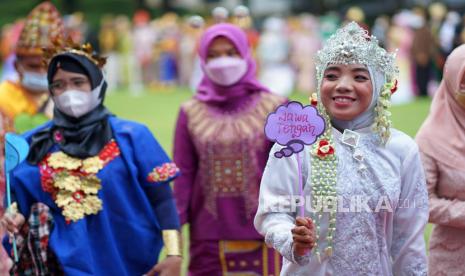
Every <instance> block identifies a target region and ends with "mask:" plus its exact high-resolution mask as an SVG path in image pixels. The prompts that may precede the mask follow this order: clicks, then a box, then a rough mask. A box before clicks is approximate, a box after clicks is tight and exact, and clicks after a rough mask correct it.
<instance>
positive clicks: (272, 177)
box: [254, 144, 310, 265]
mask: <svg viewBox="0 0 465 276" xmlns="http://www.w3.org/2000/svg"><path fill="white" fill-rule="evenodd" d="M280 148H281V146H279V145H278V144H275V145H274V146H273V148H272V149H271V152H270V156H269V158H268V162H267V165H266V167H265V171H264V173H263V176H262V181H261V184H260V197H259V206H258V210H257V214H256V215H255V221H254V224H255V228H256V229H257V231H258V232H259V233H260V234H261V235H263V236H264V237H265V242H266V243H267V244H268V245H269V246H272V247H273V248H275V249H276V250H277V251H278V252H279V253H280V254H281V255H282V256H283V257H284V258H286V259H288V260H289V261H290V262H293V263H298V264H301V265H303V264H306V263H307V262H308V261H309V260H310V253H308V255H305V256H303V257H297V258H296V257H295V256H294V254H293V249H292V248H293V241H292V233H291V229H292V228H294V227H295V217H296V213H297V212H296V208H297V207H296V205H298V204H295V202H296V199H297V198H298V195H299V192H298V184H299V182H298V173H297V169H298V168H297V159H296V157H297V155H295V154H294V155H292V156H291V157H288V158H286V157H283V158H281V159H278V158H276V157H274V155H273V154H274V152H276V151H278V150H279V149H280ZM302 154H304V153H303V152H301V153H300V155H302ZM300 158H301V159H302V156H300ZM303 159H304V160H305V158H303ZM302 163H303V166H308V162H305V161H303V162H302ZM305 164H307V165H305ZM306 171H308V168H303V172H302V175H303V181H304V180H305V179H306V178H307V177H306V176H305V175H304V174H305V172H306ZM304 183H305V182H304Z"/></svg>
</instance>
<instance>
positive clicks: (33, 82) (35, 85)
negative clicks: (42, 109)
mask: <svg viewBox="0 0 465 276" xmlns="http://www.w3.org/2000/svg"><path fill="white" fill-rule="evenodd" d="M21 84H22V86H24V87H25V88H26V89H27V90H29V91H31V92H37V93H42V92H45V91H47V90H48V81H47V74H40V73H35V72H29V71H24V72H23V77H22V79H21Z"/></svg>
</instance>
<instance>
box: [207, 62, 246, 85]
mask: <svg viewBox="0 0 465 276" xmlns="http://www.w3.org/2000/svg"><path fill="white" fill-rule="evenodd" d="M205 72H206V74H207V75H208V77H209V78H210V79H211V80H212V81H213V82H214V83H216V84H219V85H223V86H229V85H233V84H235V83H236V82H238V81H239V80H240V79H241V78H242V77H243V76H244V75H245V73H246V72H247V62H246V61H245V60H244V59H242V58H238V57H219V58H215V59H212V60H210V61H209V62H208V63H207V65H206V66H205Z"/></svg>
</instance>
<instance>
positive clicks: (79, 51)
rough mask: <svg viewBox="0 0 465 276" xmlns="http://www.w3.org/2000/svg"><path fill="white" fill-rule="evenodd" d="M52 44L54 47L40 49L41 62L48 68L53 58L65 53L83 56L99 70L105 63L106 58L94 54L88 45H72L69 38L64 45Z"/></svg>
mask: <svg viewBox="0 0 465 276" xmlns="http://www.w3.org/2000/svg"><path fill="white" fill-rule="evenodd" d="M53 44H54V47H50V48H43V49H42V50H43V51H44V54H43V61H44V63H45V65H46V66H48V64H49V63H50V61H51V60H52V59H53V58H54V57H56V56H57V55H61V54H65V53H72V54H76V55H81V56H85V57H86V58H88V59H89V60H90V61H92V62H93V63H94V64H95V65H97V66H98V67H99V68H102V67H103V66H104V65H105V63H106V62H107V58H106V57H102V56H100V55H99V54H98V53H97V52H95V51H94V49H93V48H92V45H90V43H85V44H82V45H80V44H78V43H74V42H73V41H72V40H71V38H68V41H67V42H66V43H64V44H61V43H59V42H58V41H57V42H54V43H53Z"/></svg>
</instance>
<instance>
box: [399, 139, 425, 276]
mask: <svg viewBox="0 0 465 276" xmlns="http://www.w3.org/2000/svg"><path fill="white" fill-rule="evenodd" d="M401 181H402V183H401V192H400V198H399V201H400V202H399V205H398V206H397V208H396V210H395V213H394V227H393V237H392V241H393V242H392V247H391V258H392V261H393V273H394V275H427V258H426V249H425V240H424V237H423V235H424V234H423V233H424V230H425V226H426V224H427V222H428V213H429V211H428V192H427V189H426V181H425V175H424V171H423V167H422V164H421V160H420V155H419V152H418V148H417V146H416V145H415V146H414V147H413V148H412V149H411V150H410V153H409V154H408V155H407V158H406V159H405V160H404V162H403V164H402V178H401Z"/></svg>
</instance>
